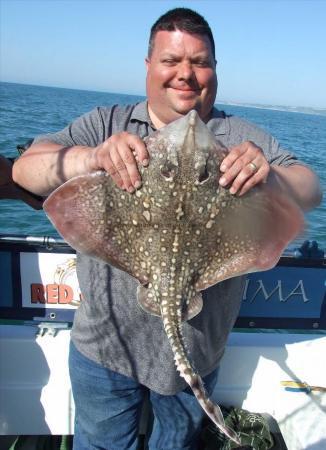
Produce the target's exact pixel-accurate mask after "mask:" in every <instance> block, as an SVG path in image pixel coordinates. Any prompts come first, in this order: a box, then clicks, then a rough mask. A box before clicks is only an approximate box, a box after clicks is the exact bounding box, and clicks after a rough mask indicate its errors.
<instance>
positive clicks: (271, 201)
mask: <svg viewBox="0 0 326 450" xmlns="http://www.w3.org/2000/svg"><path fill="white" fill-rule="evenodd" d="M303 226H304V220H303V214H302V211H301V210H300V208H299V207H298V206H297V205H296V204H295V203H294V202H293V201H292V199H290V198H289V197H287V196H285V195H283V194H279V193H275V192H274V191H273V190H272V189H271V188H269V187H267V186H260V188H259V189H257V190H256V189H253V190H252V191H251V192H250V193H248V194H246V196H244V197H243V199H242V201H241V202H240V203H239V204H238V205H237V206H236V207H234V208H233V207H231V208H229V210H228V211H227V212H226V213H225V215H224V216H223V217H222V218H221V219H220V221H219V223H218V224H215V225H214V227H213V229H212V230H211V231H212V232H213V233H215V236H216V239H217V241H218V242H219V243H220V244H219V246H218V247H217V250H216V253H215V255H214V256H213V257H212V258H211V259H210V261H209V264H208V266H207V267H206V269H205V271H204V273H203V274H202V275H201V276H200V278H199V280H198V281H197V283H196V284H195V288H196V289H198V290H203V289H206V288H208V287H210V286H212V285H214V284H216V283H218V282H220V281H223V280H226V279H228V278H231V277H235V276H238V275H243V274H245V273H250V272H257V271H264V270H268V269H271V268H272V267H274V266H275V265H276V264H277V262H278V260H279V259H280V257H281V254H282V252H283V250H284V249H285V248H286V247H287V245H288V244H289V243H290V242H291V241H292V240H293V239H294V238H295V237H296V236H297V235H298V234H299V233H300V232H301V231H302V230H303Z"/></svg>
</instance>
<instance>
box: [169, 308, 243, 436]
mask: <svg viewBox="0 0 326 450" xmlns="http://www.w3.org/2000/svg"><path fill="white" fill-rule="evenodd" d="M173 309H174V311H173V312H172V311H169V308H167V307H165V308H162V313H161V314H162V319H163V326H164V329H165V332H166V334H167V337H168V339H169V342H170V345H171V348H172V351H173V354H174V361H175V365H176V368H177V370H178V371H179V373H180V376H181V377H182V378H184V380H185V381H186V382H187V383H188V384H189V386H190V388H191V389H192V391H193V393H194V395H195V396H196V398H197V400H198V402H199V404H200V406H201V407H202V408H203V410H204V411H205V412H206V414H207V415H208V417H209V418H210V419H211V420H212V421H213V422H214V423H215V425H216V426H217V427H218V428H219V429H220V430H221V431H222V432H223V433H224V434H225V435H226V436H227V437H228V438H230V439H232V441H234V442H235V443H236V444H238V445H241V442H240V440H239V437H238V435H237V433H236V432H235V431H234V430H232V429H231V428H230V427H228V426H227V425H226V424H225V422H224V418H223V415H222V411H221V409H220V407H219V406H218V405H215V404H214V403H213V402H212V400H211V399H210V398H209V397H208V395H207V392H206V389H205V387H204V383H203V381H202V379H201V377H200V375H199V374H198V373H197V372H196V370H195V369H194V368H193V366H192V365H191V363H190V361H189V358H188V355H187V351H186V346H185V343H184V340H183V336H182V322H181V316H179V315H176V314H175V308H173ZM171 312H172V314H171ZM173 313H174V314H173Z"/></svg>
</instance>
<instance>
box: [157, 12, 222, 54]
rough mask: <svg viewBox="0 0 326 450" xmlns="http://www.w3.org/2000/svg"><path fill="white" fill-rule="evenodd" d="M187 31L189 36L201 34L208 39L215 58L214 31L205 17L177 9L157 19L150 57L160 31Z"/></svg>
mask: <svg viewBox="0 0 326 450" xmlns="http://www.w3.org/2000/svg"><path fill="white" fill-rule="evenodd" d="M176 30H180V31H185V32H186V33H189V34H201V35H205V36H207V37H208V39H209V41H210V43H211V47H212V52H213V56H214V58H215V43H214V37H213V33H212V30H211V29H210V26H209V25H208V23H207V22H206V20H205V19H204V17H203V16H201V15H200V14H198V13H197V12H196V11H193V10H192V9H189V8H175V9H171V10H169V11H167V12H166V13H165V14H163V15H162V16H161V17H159V18H158V19H157V21H156V22H155V23H154V25H153V26H152V28H151V33H150V37H149V43H148V56H149V57H150V56H151V54H152V51H153V48H154V39H155V36H156V33H157V32H158V31H176Z"/></svg>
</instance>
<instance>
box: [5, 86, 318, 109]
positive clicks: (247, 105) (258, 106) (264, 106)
mask: <svg viewBox="0 0 326 450" xmlns="http://www.w3.org/2000/svg"><path fill="white" fill-rule="evenodd" d="M1 83H5V84H16V85H20V86H31V87H37V88H49V89H51V88H52V89H65V90H73V91H80V92H94V93H97V94H114V95H128V96H130V97H135V98H137V99H139V98H144V99H145V98H146V96H144V95H137V94H126V93H121V92H109V91H95V90H92V89H78V88H67V87H62V86H46V85H37V84H27V83H15V82H11V81H0V84H1ZM215 104H216V105H223V106H235V107H240V108H255V109H267V110H274V111H284V112H293V113H301V114H312V115H318V116H326V108H314V107H309V106H285V105H269V104H259V103H248V102H246V103H241V102H235V101H227V100H219V101H217V102H216V103H215Z"/></svg>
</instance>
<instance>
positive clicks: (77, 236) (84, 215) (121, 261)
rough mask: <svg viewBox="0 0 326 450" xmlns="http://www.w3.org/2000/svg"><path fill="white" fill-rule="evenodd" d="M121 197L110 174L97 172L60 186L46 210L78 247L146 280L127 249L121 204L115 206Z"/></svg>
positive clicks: (49, 198)
mask: <svg viewBox="0 0 326 450" xmlns="http://www.w3.org/2000/svg"><path fill="white" fill-rule="evenodd" d="M125 197H126V200H125V202H126V203H127V201H128V198H127V196H125ZM122 201H123V200H121V192H120V191H119V190H118V189H117V188H115V186H114V185H113V182H112V181H111V179H110V178H109V177H108V175H107V174H105V173H104V172H96V173H93V174H89V175H84V176H79V177H76V178H73V179H71V180H69V181H67V182H66V183H64V184H63V185H62V186H60V187H59V188H57V189H56V190H55V191H53V192H52V194H51V195H50V196H49V197H48V198H47V200H46V201H45V202H44V210H45V212H46V214H47V215H48V217H49V219H50V220H51V222H52V223H53V225H54V226H55V228H56V229H57V230H58V232H59V233H60V235H61V236H62V237H63V239H65V241H66V242H68V244H69V245H71V247H73V248H74V249H75V250H77V251H79V252H81V253H84V254H86V255H88V256H91V257H94V258H97V259H100V260H102V261H105V262H106V263H110V264H112V265H114V266H115V267H117V268H119V269H121V270H124V271H125V272H127V273H129V274H130V275H132V276H134V277H135V278H137V279H138V280H139V281H140V282H141V283H146V282H147V281H148V280H147V273H146V271H145V270H143V269H141V267H140V265H138V266H137V267H136V261H135V260H134V259H133V258H131V257H130V254H129V253H128V252H129V249H128V245H129V242H126V231H125V230H124V229H123V227H122V226H121V222H122V219H121V217H120V213H121V210H122V208H120V207H114V205H116V204H118V202H122ZM111 205H112V206H111ZM126 206H128V204H127V205H126ZM126 248H127V249H128V252H126Z"/></svg>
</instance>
